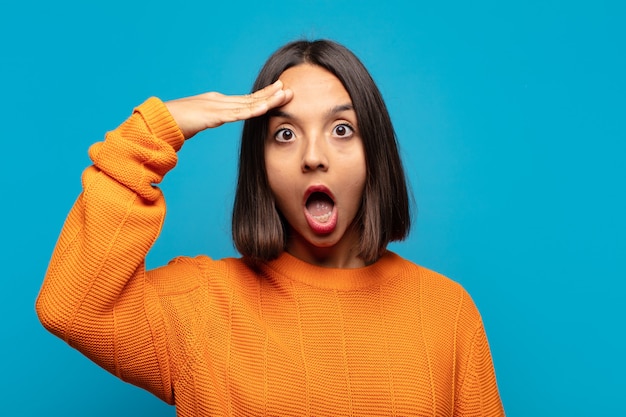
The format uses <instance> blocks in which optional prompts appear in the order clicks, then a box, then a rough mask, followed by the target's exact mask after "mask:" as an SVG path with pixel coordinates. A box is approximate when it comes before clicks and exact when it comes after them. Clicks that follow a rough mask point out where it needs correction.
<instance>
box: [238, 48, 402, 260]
mask: <svg viewBox="0 0 626 417" xmlns="http://www.w3.org/2000/svg"><path fill="white" fill-rule="evenodd" d="M303 63H308V64H312V65H318V66H320V67H322V68H325V69H326V70H327V71H329V72H331V73H332V74H334V75H335V76H336V77H337V78H338V79H339V81H341V83H342V84H343V86H344V88H345V89H346V91H347V92H348V94H349V95H350V98H351V99H352V105H353V106H354V111H355V113H356V117H357V123H358V128H359V132H360V134H361V139H362V141H363V147H364V150H365V164H366V171H367V174H366V180H365V189H364V191H363V199H362V201H361V207H360V209H359V212H358V213H357V216H356V218H355V227H358V228H359V229H360V236H361V240H360V247H359V256H360V257H361V258H362V259H363V260H364V261H365V262H366V263H371V262H374V261H376V260H377V259H378V258H379V257H380V256H381V255H382V254H383V253H384V251H385V249H386V247H387V244H388V243H389V242H391V241H394V240H402V239H404V238H405V237H406V236H407V234H408V232H409V229H410V225H411V216H410V209H409V197H408V192H407V186H406V180H405V175H404V170H403V168H402V162H401V160H400V155H399V153H398V147H397V143H396V135H395V132H394V130H393V126H392V124H391V119H390V117H389V113H388V111H387V107H386V106H385V102H384V101H383V98H382V95H381V94H380V91H379V90H378V87H377V86H376V84H375V83H374V80H373V79H372V77H371V76H370V74H369V72H368V71H367V69H366V68H365V66H363V64H362V63H361V61H360V60H359V59H358V58H357V57H356V56H355V55H354V54H353V53H352V52H351V51H349V50H348V49H347V48H345V47H344V46H342V45H339V44H337V43H335V42H332V41H328V40H317V41H312V42H310V41H296V42H291V43H289V44H287V45H285V46H283V47H282V48H280V49H279V50H278V51H276V52H275V53H274V54H273V55H272V56H271V57H270V58H269V59H268V60H267V62H266V63H265V65H264V66H263V68H262V69H261V71H260V73H259V75H258V77H257V79H256V81H255V83H254V86H253V88H252V91H256V90H259V89H260V88H263V87H265V86H267V85H269V84H271V83H273V82H275V81H276V80H278V78H279V77H280V75H281V74H282V73H283V72H284V71H285V70H287V69H288V68H291V67H294V66H296V65H300V64H303ZM268 120H269V116H268V115H263V116H260V117H256V118H254V119H250V120H246V121H245V122H244V127H243V133H242V138H241V149H240V154H239V178H238V182H237V192H236V195H235V205H234V209H233V218H232V233H233V240H234V242H235V246H236V248H237V250H238V251H239V252H240V253H241V254H242V255H243V256H246V257H249V258H252V259H255V260H270V259H274V258H276V257H277V256H278V255H280V253H281V252H282V251H283V250H284V249H285V245H286V242H287V231H288V227H289V226H288V225H287V224H286V222H285V220H284V219H283V218H282V216H281V214H280V213H279V212H278V210H277V209H276V207H275V204H274V196H273V194H272V192H271V189H270V186H269V182H268V179H267V172H266V168H265V157H264V144H265V139H266V136H267V129H268Z"/></svg>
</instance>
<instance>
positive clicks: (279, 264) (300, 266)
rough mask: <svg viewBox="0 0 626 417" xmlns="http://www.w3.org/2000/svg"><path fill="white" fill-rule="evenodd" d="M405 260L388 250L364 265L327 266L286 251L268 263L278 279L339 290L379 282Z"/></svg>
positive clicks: (399, 268) (397, 268) (369, 285)
mask: <svg viewBox="0 0 626 417" xmlns="http://www.w3.org/2000/svg"><path fill="white" fill-rule="evenodd" d="M404 262H405V261H404V260H403V259H402V258H401V257H400V256H398V255H397V254H395V253H393V252H390V251H387V252H386V253H385V254H384V255H383V256H382V257H381V258H380V259H379V260H377V261H376V262H374V263H373V264H371V265H367V266H364V267H362V268H350V269H339V268H325V267H321V266H317V265H312V264H310V263H307V262H304V261H302V260H300V259H298V258H296V257H295V256H293V255H291V254H289V253H287V252H283V253H282V254H281V255H280V256H279V257H278V258H277V259H274V260H272V261H269V262H267V263H266V264H265V266H266V267H267V268H269V269H270V270H272V271H273V272H274V273H273V274H270V275H273V276H277V278H278V279H287V280H290V281H296V282H300V283H302V284H305V285H309V286H312V287H317V288H323V289H332V290H340V291H349V290H356V289H360V288H367V287H372V286H377V285H381V284H383V283H385V282H386V281H388V280H389V279H390V278H393V277H395V276H397V275H398V274H399V273H400V270H401V266H402V264H403V263H404Z"/></svg>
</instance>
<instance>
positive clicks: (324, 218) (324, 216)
mask: <svg viewBox="0 0 626 417" xmlns="http://www.w3.org/2000/svg"><path fill="white" fill-rule="evenodd" d="M331 214H332V213H326V214H322V215H321V216H313V218H314V219H315V220H317V221H318V222H320V223H326V222H327V221H328V219H330V215H331Z"/></svg>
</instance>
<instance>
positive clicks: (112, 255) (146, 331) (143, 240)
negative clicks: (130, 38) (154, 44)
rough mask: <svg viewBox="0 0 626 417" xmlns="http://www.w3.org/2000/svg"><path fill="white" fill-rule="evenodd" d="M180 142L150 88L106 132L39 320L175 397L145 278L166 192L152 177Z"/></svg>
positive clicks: (94, 356) (129, 376)
mask: <svg viewBox="0 0 626 417" xmlns="http://www.w3.org/2000/svg"><path fill="white" fill-rule="evenodd" d="M183 142H184V138H183V136H182V133H181V132H180V130H179V129H178V127H177V125H176V122H175V121H174V119H173V118H172V117H171V115H170V114H169V112H168V111H167V108H166V107H165V105H164V104H163V103H162V102H161V101H160V100H159V99H157V98H150V99H148V100H147V101H146V102H145V103H143V104H142V105H140V106H139V107H137V108H136V109H135V111H134V112H133V114H132V115H131V117H130V118H129V119H128V120H127V121H125V122H124V123H123V124H122V125H121V126H120V127H118V128H117V129H116V130H114V131H112V132H109V133H107V135H106V138H105V141H104V142H100V143H96V144H94V145H93V146H92V147H91V148H90V149H89V156H90V158H91V159H92V161H93V165H92V166H90V167H88V168H87V169H86V170H85V171H84V173H83V192H82V193H81V194H80V196H79V197H78V199H77V201H76V202H75V204H74V206H73V207H72V209H71V211H70V213H69V215H68V217H67V219H66V222H65V224H64V226H63V229H62V231H61V235H60V237H59V239H58V241H57V244H56V247H55V250H54V253H53V255H52V259H51V261H50V264H49V266H48V270H47V273H46V277H45V279H44V283H43V285H42V288H41V290H40V293H39V296H38V298H37V302H36V310H37V314H38V316H39V319H40V320H41V322H42V324H43V325H44V327H46V328H47V329H48V330H50V331H51V332H52V333H54V334H56V335H57V336H59V337H60V338H62V339H63V340H65V341H66V342H67V343H68V344H70V345H71V346H72V347H74V348H76V349H78V350H80V351H81V352H82V353H83V354H85V355H86V356H87V357H89V358H90V359H91V360H93V361H94V362H96V363H97V364H99V365H100V366H102V367H103V368H105V369H106V370H108V371H109V372H111V373H113V374H115V375H116V376H118V377H119V378H121V379H123V380H125V381H127V382H130V383H132V384H135V385H138V386H141V387H142V388H145V389H147V390H149V391H151V392H152V393H154V394H155V395H157V396H158V397H160V398H161V399H163V400H165V401H167V402H170V403H171V402H173V394H172V389H171V378H170V375H171V370H170V364H169V363H168V359H167V358H168V355H167V344H166V341H165V336H164V334H165V331H164V320H163V318H162V315H161V310H160V307H159V303H158V300H157V295H156V293H155V291H154V290H153V289H152V288H151V287H150V286H148V285H146V280H145V275H146V274H145V257H146V254H147V253H148V250H149V249H150V247H151V246H152V244H153V242H154V241H155V239H156V238H157V236H158V235H159V233H160V230H161V226H162V223H163V219H164V216H165V201H164V198H163V195H162V193H161V191H160V190H159V189H158V188H157V187H156V185H155V184H157V183H159V182H160V181H161V180H162V178H163V176H164V175H165V173H166V172H167V171H169V170H170V169H172V168H173V167H174V166H175V165H176V161H177V156H176V151H178V150H179V149H180V148H181V146H182V144H183Z"/></svg>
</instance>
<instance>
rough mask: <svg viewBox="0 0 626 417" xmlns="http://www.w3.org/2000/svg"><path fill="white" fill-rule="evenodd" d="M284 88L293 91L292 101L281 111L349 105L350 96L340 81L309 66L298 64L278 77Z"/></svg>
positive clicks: (319, 69)
mask: <svg viewBox="0 0 626 417" xmlns="http://www.w3.org/2000/svg"><path fill="white" fill-rule="evenodd" d="M279 78H280V80H281V81H282V82H283V84H284V85H285V87H286V88H289V89H291V90H292V91H293V99H292V100H291V101H290V102H289V103H287V104H286V105H285V106H283V109H285V110H286V109H288V108H297V107H300V106H307V107H311V106H316V105H319V106H325V107H327V108H330V107H334V106H337V105H344V104H351V103H352V100H351V99H350V95H349V94H348V92H347V91H346V89H345V88H344V86H343V84H341V81H339V79H338V78H337V77H336V76H335V75H333V74H332V73H330V72H329V71H328V70H326V69H324V68H322V67H319V66H317V65H311V64H300V65H297V66H295V67H291V68H289V69H287V70H286V71H285V72H283V73H282V74H281V75H280V77H279Z"/></svg>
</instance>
